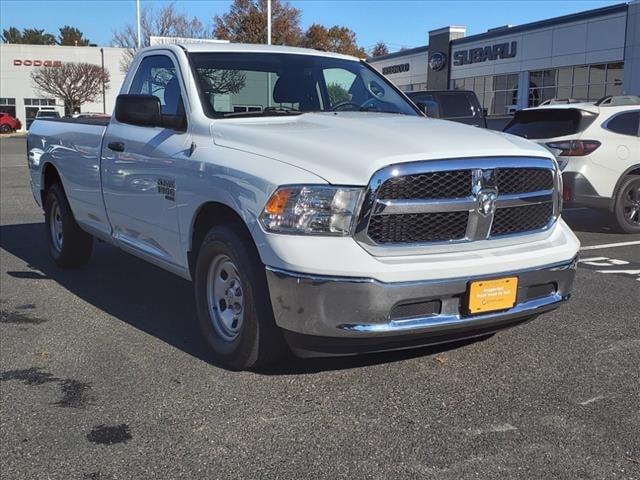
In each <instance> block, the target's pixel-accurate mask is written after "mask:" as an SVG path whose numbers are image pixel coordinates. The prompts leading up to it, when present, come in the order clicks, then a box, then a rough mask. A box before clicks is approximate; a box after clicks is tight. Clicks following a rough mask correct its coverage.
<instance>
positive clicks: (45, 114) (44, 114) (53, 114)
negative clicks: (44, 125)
mask: <svg viewBox="0 0 640 480" xmlns="http://www.w3.org/2000/svg"><path fill="white" fill-rule="evenodd" d="M36 118H60V112H58V111H57V110H53V109H50V110H49V109H43V108H41V109H40V110H38V113H36Z"/></svg>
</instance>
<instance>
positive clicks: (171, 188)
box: [158, 178, 176, 201]
mask: <svg viewBox="0 0 640 480" xmlns="http://www.w3.org/2000/svg"><path fill="white" fill-rule="evenodd" d="M158 193H161V194H163V195H164V198H166V199H167V200H171V201H174V200H175V199H176V181H175V180H173V179H170V178H159V179H158Z"/></svg>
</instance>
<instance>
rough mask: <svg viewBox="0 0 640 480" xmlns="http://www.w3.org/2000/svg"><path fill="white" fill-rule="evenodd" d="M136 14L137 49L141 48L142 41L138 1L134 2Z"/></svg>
mask: <svg viewBox="0 0 640 480" xmlns="http://www.w3.org/2000/svg"><path fill="white" fill-rule="evenodd" d="M136 14H137V17H138V48H140V47H142V39H141V38H140V0H136Z"/></svg>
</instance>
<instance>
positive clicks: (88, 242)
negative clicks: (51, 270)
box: [44, 183, 93, 268]
mask: <svg viewBox="0 0 640 480" xmlns="http://www.w3.org/2000/svg"><path fill="white" fill-rule="evenodd" d="M44 218H45V226H46V235H47V244H48V245H49V252H50V253H51V256H52V257H53V260H54V261H55V262H56V263H57V264H58V266H60V267H65V268H71V267H81V266H83V265H86V264H87V262H88V261H89V258H90V257H91V251H92V249H93V237H92V236H91V235H89V234H88V233H86V232H85V231H83V230H82V229H81V228H80V227H79V226H78V224H77V223H76V220H75V218H74V217H73V212H72V211H71V207H70V206H69V202H68V201H67V197H66V195H65V194H64V190H63V189H62V185H60V184H59V183H56V184H54V185H52V186H51V187H50V188H49V189H48V190H47V195H46V198H45V209H44Z"/></svg>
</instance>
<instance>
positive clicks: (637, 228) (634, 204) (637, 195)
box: [613, 175, 640, 233]
mask: <svg viewBox="0 0 640 480" xmlns="http://www.w3.org/2000/svg"><path fill="white" fill-rule="evenodd" d="M613 215H614V219H615V223H616V226H617V229H618V230H619V231H620V232H622V233H640V175H627V176H626V177H624V178H623V179H622V182H621V183H620V186H619V187H618V190H617V193H616V197H615V203H614V210H613Z"/></svg>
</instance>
